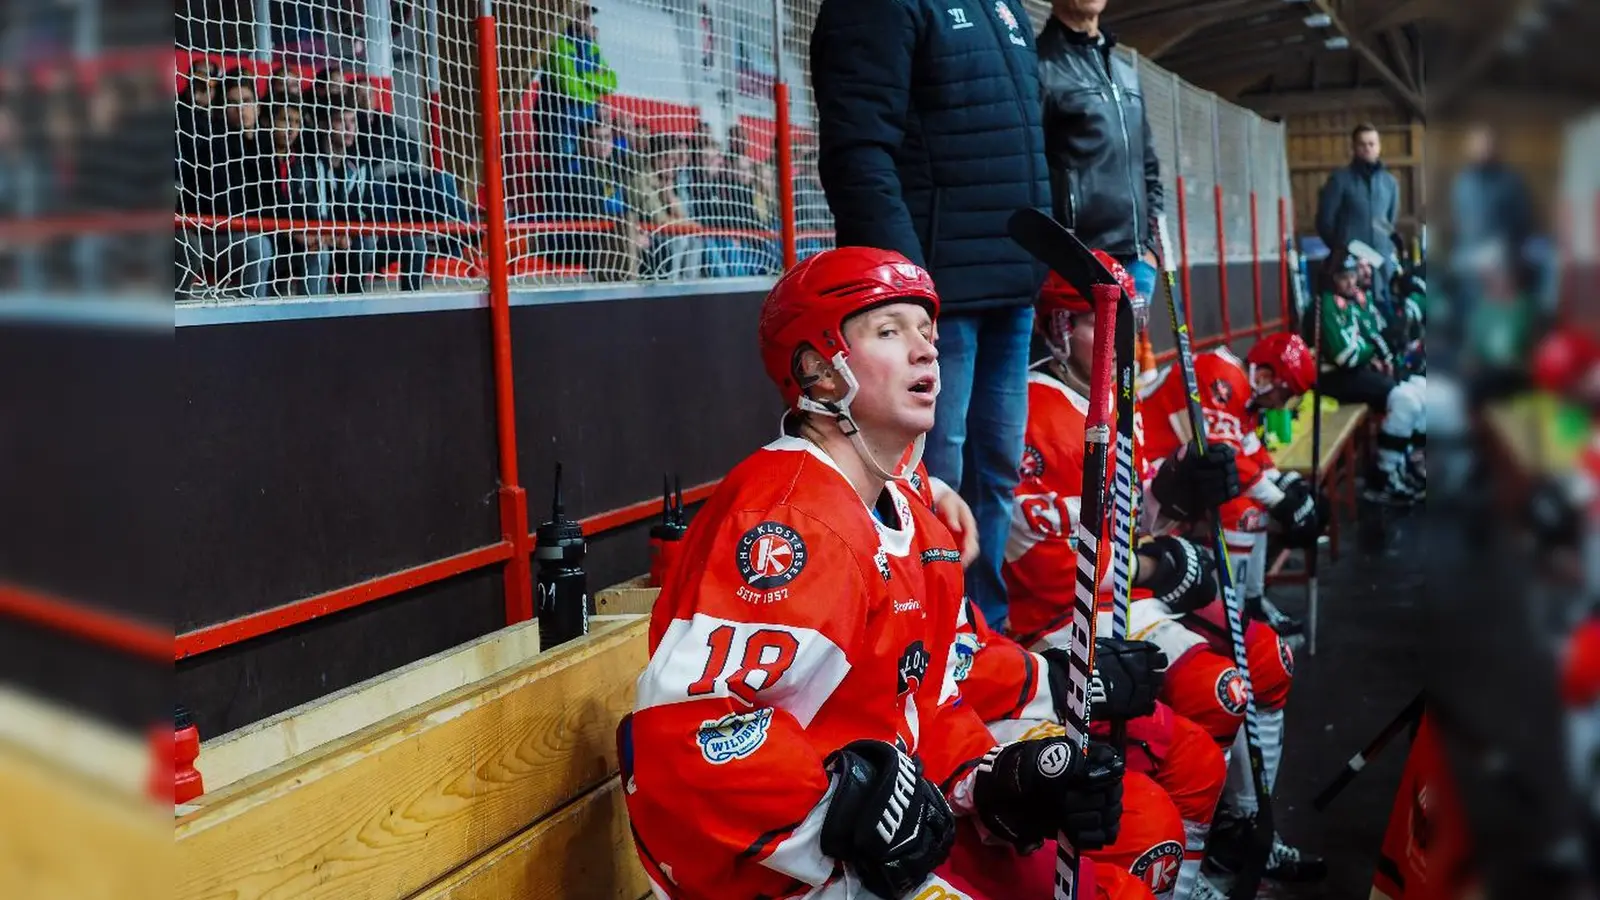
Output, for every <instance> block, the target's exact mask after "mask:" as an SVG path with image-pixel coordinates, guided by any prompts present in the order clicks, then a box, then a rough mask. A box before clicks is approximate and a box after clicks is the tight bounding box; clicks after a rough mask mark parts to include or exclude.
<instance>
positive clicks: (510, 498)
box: [478, 0, 533, 625]
mask: <svg viewBox="0 0 1600 900" xmlns="http://www.w3.org/2000/svg"><path fill="white" fill-rule="evenodd" d="M478 73H479V79H480V82H479V91H478V100H479V110H478V111H479V113H480V114H481V115H482V120H483V121H482V128H483V180H484V189H485V190H484V211H483V213H484V216H483V218H484V223H485V225H486V226H487V232H486V234H485V239H484V247H483V250H484V258H485V259H486V260H488V264H489V323H490V332H491V335H492V340H493V342H494V393H495V407H494V412H495V416H494V418H495V438H496V442H497V444H498V447H499V451H500V537H501V539H502V540H504V541H506V542H507V543H509V544H510V545H511V558H510V559H509V560H507V561H506V575H505V583H506V584H505V589H506V624H507V625H511V624H514V623H517V622H525V621H527V620H528V619H531V618H533V568H532V562H531V560H530V554H531V553H532V552H533V542H532V541H531V540H530V539H529V535H528V497H527V493H526V492H525V491H523V489H522V485H521V481H520V480H519V478H518V475H517V421H516V411H517V407H516V403H515V400H514V396H513V393H512V378H511V285H510V274H509V268H508V264H507V259H506V255H507V248H506V185H505V172H504V170H503V167H502V166H501V152H502V148H501V146H500V61H499V54H498V53H497V52H496V47H495V20H494V7H493V0H480V3H479V7H478Z"/></svg>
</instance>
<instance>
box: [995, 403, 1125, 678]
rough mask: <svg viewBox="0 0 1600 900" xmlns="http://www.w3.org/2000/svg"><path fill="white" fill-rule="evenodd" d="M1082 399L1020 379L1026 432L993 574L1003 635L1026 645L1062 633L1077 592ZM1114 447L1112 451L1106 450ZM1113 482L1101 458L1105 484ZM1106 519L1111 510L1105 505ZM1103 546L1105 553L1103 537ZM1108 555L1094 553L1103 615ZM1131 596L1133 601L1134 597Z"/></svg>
mask: <svg viewBox="0 0 1600 900" xmlns="http://www.w3.org/2000/svg"><path fill="white" fill-rule="evenodd" d="M1088 409H1089V401H1088V399H1087V398H1085V397H1084V396H1083V395H1082V394H1080V393H1078V391H1076V390H1074V389H1073V388H1072V387H1070V386H1068V385H1067V384H1065V383H1063V382H1062V381H1061V380H1060V379H1058V378H1056V377H1055V376H1053V375H1050V374H1048V373H1045V372H1032V373H1030V374H1029V375H1028V426H1027V431H1026V436H1025V438H1024V442H1023V443H1024V446H1023V451H1022V464H1021V466H1020V467H1019V473H1018V474H1019V479H1018V482H1017V488H1016V491H1015V492H1014V493H1013V495H1012V498H1013V503H1012V508H1011V531H1010V535H1009V537H1008V538H1007V541H1006V556H1005V562H1004V564H1003V565H1002V566H1001V574H1002V575H1003V576H1004V577H1005V581H1006V599H1007V602H1008V604H1009V606H1010V615H1011V619H1010V629H1011V634H1012V635H1013V636H1015V637H1016V639H1017V640H1018V641H1019V642H1020V643H1021V644H1023V645H1024V646H1028V647H1031V646H1034V645H1035V644H1036V643H1037V642H1039V641H1041V640H1043V639H1045V638H1047V637H1048V636H1049V635H1051V634H1053V633H1055V632H1059V631H1061V630H1063V629H1064V628H1066V627H1067V626H1068V625H1069V624H1070V621H1071V615H1072V598H1073V594H1074V592H1075V591H1076V590H1077V580H1076V579H1077V576H1076V574H1075V573H1076V572H1077V566H1078V553H1077V534H1076V532H1077V527H1078V513H1079V510H1080V509H1082V506H1083V503H1082V497H1081V496H1080V494H1081V492H1082V490H1083V432H1084V422H1085V417H1086V416H1087V414H1088ZM1141 430H1142V428H1141V423H1140V421H1139V417H1137V416H1136V417H1135V419H1134V471H1135V472H1136V473H1140V472H1143V470H1144V469H1145V464H1144V451H1143V446H1142V445H1143V439H1142V435H1141V434H1140V432H1141ZM1113 446H1115V445H1113ZM1114 477H1115V461H1114V460H1108V464H1107V467H1106V481H1107V484H1108V485H1109V484H1110V483H1111V482H1112V479H1113V478H1114ZM1106 506H1107V509H1106V512H1107V516H1108V518H1109V516H1110V514H1111V512H1112V510H1111V508H1110V507H1111V504H1109V503H1108V504H1107V505H1106ZM1101 533H1102V534H1103V535H1106V538H1107V539H1106V542H1105V546H1106V547H1107V548H1109V547H1110V546H1111V543H1110V532H1109V531H1105V530H1102V532H1101ZM1110 561H1111V556H1110V554H1109V553H1106V554H1102V556H1101V558H1100V560H1099V567H1100V575H1101V596H1100V608H1101V609H1102V610H1108V609H1110V602H1111V595H1110V593H1109V589H1110V588H1109V585H1108V584H1107V582H1106V578H1107V572H1109V566H1110ZM1134 596H1136V597H1137V596H1139V592H1136V593H1135V595H1134Z"/></svg>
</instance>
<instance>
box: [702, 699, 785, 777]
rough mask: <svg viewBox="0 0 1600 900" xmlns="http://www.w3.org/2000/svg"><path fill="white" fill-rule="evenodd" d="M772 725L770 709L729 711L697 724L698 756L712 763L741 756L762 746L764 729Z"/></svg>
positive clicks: (719, 763)
mask: <svg viewBox="0 0 1600 900" xmlns="http://www.w3.org/2000/svg"><path fill="white" fill-rule="evenodd" d="M771 727H772V710H771V709H758V710H756V711H755V712H747V713H737V714H735V713H730V714H728V715H726V716H723V717H722V718H720V719H711V720H709V721H705V722H701V723H700V731H699V733H698V734H697V735H696V736H695V740H697V741H699V743H700V755H702V756H704V757H705V758H706V762H708V763H711V764H712V765H714V766H720V765H722V764H723V763H726V762H731V761H733V760H736V759H744V758H745V757H747V756H749V755H750V754H752V753H754V752H756V751H757V750H759V749H761V745H762V744H764V743H766V742H767V730H768V729H769V728H771Z"/></svg>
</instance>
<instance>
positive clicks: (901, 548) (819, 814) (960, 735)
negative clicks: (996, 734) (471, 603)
mask: <svg viewBox="0 0 1600 900" xmlns="http://www.w3.org/2000/svg"><path fill="white" fill-rule="evenodd" d="M887 494H888V496H889V497H890V498H891V499H892V507H893V508H892V515H891V514H890V513H891V510H884V511H883V512H882V513H881V516H882V518H884V519H885V520H892V521H889V522H888V523H887V524H884V523H880V522H878V521H877V520H876V519H875V517H874V514H873V512H872V511H870V510H869V509H868V508H867V507H866V505H865V504H863V503H862V502H861V499H860V497H859V496H858V495H857V493H856V491H855V489H854V488H853V487H852V486H851V485H850V483H849V482H848V481H847V480H846V479H845V477H844V475H843V474H842V473H841V472H840V471H839V470H838V469H837V468H836V467H835V466H834V464H833V463H832V461H831V460H829V459H828V457H827V456H826V455H825V454H824V453H823V452H822V451H821V450H819V449H818V448H817V447H816V446H815V445H813V444H811V443H810V442H808V441H804V440H801V439H798V438H781V439H779V440H778V441H776V442H774V443H773V444H770V445H768V446H767V447H766V448H764V449H762V450H760V451H758V452H756V453H755V454H754V455H752V456H751V457H750V458H748V459H746V460H745V461H744V462H743V463H741V464H740V465H739V466H737V467H736V468H735V469H734V470H733V471H732V472H730V473H729V474H728V476H727V477H726V478H725V479H724V480H723V482H722V484H721V485H720V486H719V487H718V489H717V492H716V494H715V495H713V497H712V498H711V500H710V501H708V502H707V504H706V507H705V508H704V509H702V510H701V511H700V513H699V514H698V515H697V516H696V517H695V519H694V523H693V524H692V525H691V526H690V529H689V532H688V534H687V535H686V536H685V539H684V547H683V553H682V556H681V564H680V565H677V566H675V567H674V568H673V570H672V572H671V574H670V576H669V578H668V581H667V583H666V584H665V585H664V586H663V589H662V592H661V596H660V597H659V599H658V600H657V601H656V604H655V608H654V610H653V611H652V615H651V625H650V647H651V658H650V663H649V665H648V666H647V667H646V669H645V671H644V673H643V674H642V675H641V676H640V678H639V685H638V698H637V702H636V707H637V711H636V712H635V713H634V715H633V717H632V721H631V735H630V744H631V747H632V748H633V759H632V778H631V779H630V781H629V784H628V786H627V788H628V789H627V795H628V798H627V799H628V810H629V814H630V816H631V818H632V820H633V825H634V829H635V832H636V835H637V838H638V841H637V843H638V848H639V852H640V856H641V857H642V858H643V860H644V862H645V866H646V871H647V872H649V874H650V875H651V877H652V879H653V880H655V882H656V883H657V885H658V888H659V890H660V891H661V892H662V893H663V894H665V895H666V896H670V897H674V898H700V897H716V898H733V897H757V896H765V897H771V898H783V897H799V896H805V895H807V894H812V893H813V892H814V891H815V889H816V888H817V887H818V886H821V885H825V884H829V883H837V882H838V881H839V880H840V879H841V878H843V877H844V875H843V873H842V871H841V868H840V867H839V866H837V865H836V863H835V861H834V860H832V859H830V858H828V857H826V856H824V855H823V854H822V852H821V849H820V846H819V838H820V832H821V827H822V821H823V817H824V815H825V813H826V808H827V807H826V799H827V797H826V793H827V791H828V789H829V788H828V777H827V775H826V774H825V773H824V771H823V759H824V758H825V757H826V756H827V755H828V754H829V753H830V752H832V751H833V750H835V749H837V748H839V747H842V746H844V745H845V744H847V743H849V742H850V741H853V740H857V739H862V738H872V739H877V740H882V741H888V742H894V743H898V744H899V745H901V746H902V747H903V748H905V749H906V750H907V751H909V752H911V753H914V754H916V755H917V756H918V757H920V758H921V759H922V761H923V763H924V766H925V769H926V774H927V776H928V777H929V778H930V779H931V780H933V781H934V782H935V783H938V784H941V785H944V786H945V787H946V789H947V790H952V789H954V788H955V786H956V784H957V782H959V781H961V776H962V775H964V774H965V773H966V772H967V771H968V770H969V769H970V767H971V765H972V764H974V763H976V762H977V760H978V759H979V758H981V756H982V755H983V754H984V753H985V752H987V751H988V749H989V748H990V747H992V746H993V745H994V741H993V739H992V738H991V737H990V736H989V734H988V732H987V731H986V730H985V729H984V727H983V723H982V722H981V721H980V720H979V719H978V718H977V716H976V715H975V714H974V713H973V712H972V710H971V709H970V708H969V707H967V706H966V705H964V704H963V703H962V702H961V697H960V693H959V691H958V690H957V688H956V679H955V672H954V665H955V661H954V660H953V659H952V656H951V653H950V648H951V646H952V643H953V641H954V638H955V630H956V621H957V617H958V614H959V608H960V606H961V592H962V572H961V565H960V553H959V551H958V550H957V549H956V543H955V540H954V538H953V537H951V535H950V532H949V530H948V529H947V528H946V527H945V526H944V525H943V523H941V522H940V521H939V520H938V519H937V517H936V516H935V515H934V513H933V512H932V510H931V509H930V508H929V507H927V506H926V505H925V504H923V503H921V502H917V501H916V500H915V498H914V497H912V498H911V499H909V500H908V494H909V492H908V491H907V490H906V488H905V487H904V486H903V485H896V484H891V485H890V486H889V487H888V488H887ZM956 807H957V810H958V812H959V811H961V810H962V806H961V804H960V803H957V804H956Z"/></svg>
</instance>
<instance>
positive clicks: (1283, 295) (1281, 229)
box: [1278, 197, 1291, 328]
mask: <svg viewBox="0 0 1600 900" xmlns="http://www.w3.org/2000/svg"><path fill="white" fill-rule="evenodd" d="M1288 211H1289V207H1288V198H1287V197H1279V198H1278V303H1279V305H1281V306H1282V307H1283V319H1282V321H1283V327H1284V328H1288V327H1289V310H1290V306H1291V304H1290V300H1289V297H1290V289H1289V215H1288Z"/></svg>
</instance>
